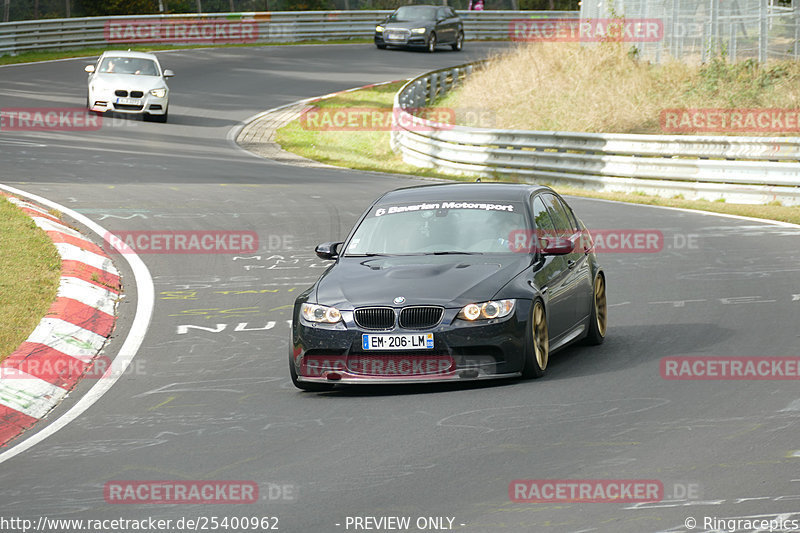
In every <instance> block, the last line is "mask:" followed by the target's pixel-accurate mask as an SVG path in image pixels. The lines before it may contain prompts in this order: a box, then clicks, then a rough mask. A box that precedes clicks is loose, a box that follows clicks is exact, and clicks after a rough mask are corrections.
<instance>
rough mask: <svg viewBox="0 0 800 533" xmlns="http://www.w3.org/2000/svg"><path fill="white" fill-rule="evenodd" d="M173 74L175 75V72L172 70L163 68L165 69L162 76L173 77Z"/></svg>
mask: <svg viewBox="0 0 800 533" xmlns="http://www.w3.org/2000/svg"><path fill="white" fill-rule="evenodd" d="M174 75H175V73H174V72H172V71H171V70H170V69H167V70H165V71H164V77H165V78H171V77H173V76H174Z"/></svg>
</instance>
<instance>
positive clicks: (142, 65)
mask: <svg viewBox="0 0 800 533" xmlns="http://www.w3.org/2000/svg"><path fill="white" fill-rule="evenodd" d="M98 72H102V73H105V74H133V75H139V76H158V67H157V66H156V62H155V61H153V60H152V59H142V58H139V57H116V56H110V57H106V58H104V59H103V62H102V63H100V68H99V69H98Z"/></svg>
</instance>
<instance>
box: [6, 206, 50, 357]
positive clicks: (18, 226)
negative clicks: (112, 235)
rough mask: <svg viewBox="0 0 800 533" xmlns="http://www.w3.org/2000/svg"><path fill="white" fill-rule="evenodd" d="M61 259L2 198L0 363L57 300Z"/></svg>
mask: <svg viewBox="0 0 800 533" xmlns="http://www.w3.org/2000/svg"><path fill="white" fill-rule="evenodd" d="M60 276H61V256H59V255H58V252H57V251H56V247H55V246H53V242H52V241H51V240H50V238H49V237H48V236H47V234H46V233H45V232H44V231H42V230H40V229H39V228H38V227H37V226H36V224H34V223H33V220H31V218H30V217H29V216H28V215H26V214H25V213H24V212H23V211H21V210H20V209H19V208H18V207H16V206H15V205H14V204H12V203H11V202H9V201H8V200H7V199H6V198H5V197H4V196H2V195H0V361H2V360H3V359H5V358H6V357H7V356H8V355H9V354H10V353H11V352H13V351H14V350H16V349H17V347H18V346H19V345H20V344H22V342H23V341H25V339H27V338H28V335H30V333H31V332H32V331H33V330H34V328H35V327H36V325H37V324H38V323H39V321H40V320H41V319H42V317H43V316H45V314H46V313H47V310H48V308H49V307H50V305H51V304H52V303H53V300H55V298H56V291H57V290H58V283H59V278H60Z"/></svg>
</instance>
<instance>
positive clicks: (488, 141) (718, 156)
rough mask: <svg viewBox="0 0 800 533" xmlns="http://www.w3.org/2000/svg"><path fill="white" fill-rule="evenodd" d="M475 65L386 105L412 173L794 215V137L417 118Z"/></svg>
mask: <svg viewBox="0 0 800 533" xmlns="http://www.w3.org/2000/svg"><path fill="white" fill-rule="evenodd" d="M477 65H479V63H471V64H466V65H460V66H457V67H451V68H446V69H441V70H436V71H432V72H428V73H426V74H423V75H422V76H419V77H417V78H415V79H413V80H411V81H409V82H408V83H406V84H405V85H404V86H403V87H402V88H401V89H400V91H399V92H398V93H397V94H396V95H395V99H394V113H393V114H394V117H395V119H396V123H397V124H396V127H395V128H394V129H393V131H392V148H393V149H394V150H395V151H399V152H400V153H401V154H402V156H403V159H404V160H405V161H406V162H408V163H410V164H413V165H416V166H420V167H427V168H437V169H442V170H445V171H447V172H451V173H452V172H455V173H460V174H466V175H475V176H483V177H495V176H513V177H516V178H519V179H526V180H532V181H536V182H542V183H551V184H557V183H562V184H565V185H578V186H581V187H589V188H594V189H599V190H614V191H624V192H632V191H641V192H648V193H653V194H659V195H665V196H674V195H677V194H682V195H684V197H691V198H705V199H709V200H718V199H720V198H724V199H726V200H731V201H737V202H745V203H765V202H770V201H780V202H782V203H783V204H784V205H800V137H726V136H713V137H712V136H699V135H693V136H688V135H629V134H609V133H572V132H555V131H517V130H496V129H485V128H467V127H463V126H452V125H446V124H437V123H435V122H431V121H429V120H425V119H423V118H420V117H415V116H413V115H412V114H410V113H409V112H408V111H407V110H408V109H411V108H424V107H426V106H428V105H430V104H431V103H432V102H434V101H435V100H436V99H437V98H440V97H442V96H443V95H444V94H446V93H447V92H448V91H450V90H451V89H452V88H453V87H455V86H457V85H458V84H459V83H460V82H461V81H462V80H463V79H464V78H465V77H466V76H468V75H469V74H471V73H472V71H473V69H474V68H475V67H476V66H477Z"/></svg>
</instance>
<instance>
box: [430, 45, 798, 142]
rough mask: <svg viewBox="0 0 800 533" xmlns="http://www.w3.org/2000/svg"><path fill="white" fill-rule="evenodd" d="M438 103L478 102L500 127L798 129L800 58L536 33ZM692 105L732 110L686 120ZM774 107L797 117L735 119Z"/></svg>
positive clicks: (794, 132) (724, 131) (730, 131)
mask: <svg viewBox="0 0 800 533" xmlns="http://www.w3.org/2000/svg"><path fill="white" fill-rule="evenodd" d="M476 102H477V104H476ZM437 105H441V106H445V107H452V108H454V109H461V108H466V107H470V106H473V107H474V106H475V105H478V106H480V108H481V109H482V110H483V111H484V112H485V113H488V114H490V115H491V116H492V117H493V119H494V122H495V124H494V126H492V127H496V128H501V129H519V130H542V131H577V132H592V133H602V132H608V133H651V134H657V133H661V134H664V133H672V132H680V133H692V132H696V133H697V134H700V135H705V134H711V135H767V136H775V135H797V134H798V129H797V124H796V122H797V121H796V119H795V118H793V117H796V116H797V109H798V108H800V62H798V61H775V62H770V63H767V64H766V65H760V64H759V63H758V62H757V61H755V60H752V59H749V60H745V61H740V62H736V63H729V62H728V61H726V59H725V58H724V57H715V58H713V59H712V60H710V61H709V62H708V63H705V64H701V65H690V64H686V63H682V62H678V61H665V62H663V63H661V64H651V63H649V62H646V61H641V60H639V59H637V56H636V54H634V53H631V48H630V46H629V45H626V44H624V43H602V44H600V45H598V46H581V45H580V44H577V43H576V44H569V43H532V44H526V45H522V46H518V47H515V48H513V49H511V50H510V51H508V52H505V53H502V54H499V55H497V56H495V57H494V58H493V59H492V60H491V61H489V62H488V63H485V64H484V65H483V67H482V68H479V69H477V70H476V71H475V72H474V73H473V74H472V75H471V76H470V77H469V78H468V79H467V80H466V81H465V82H464V84H463V85H462V86H461V87H459V89H458V90H456V91H452V92H451V93H449V94H448V95H447V96H446V97H445V98H444V99H443V100H442V101H441V102H439V103H437ZM687 109H688V110H691V109H697V110H726V113H725V114H723V113H714V114H709V115H704V114H701V115H700V116H701V117H704V116H708V121H703V122H701V123H697V122H696V119H693V120H691V121H690V122H686V123H684V122H683V120H684V118H685V117H688V116H690V115H688V114H684V113H676V112H675V110H687ZM768 109H781V110H785V111H786V113H785V115H786V116H787V117H789V118H792V120H791V123H790V120H789V118H787V119H786V121H781V122H775V123H769V124H767V126H766V127H765V126H764V125H763V124H759V123H757V122H755V121H753V122H749V121H747V120H745V117H744V116H743V117H742V118H741V119H740V120H739V123H738V125H737V123H736V122H734V115H733V113H734V112H738V113H739V114H740V115H747V113H748V112H749V111H750V110H768ZM668 110H673V112H672V113H670V114H671V115H674V116H675V117H681V121H680V123H678V121H677V120H674V123H672V122H670V121H669V120H665V118H664V117H665V115H664V113H666V112H667V111H668ZM712 119H713V123H712ZM726 119H727V120H726ZM705 122H708V124H706V123H705ZM676 126H679V127H678V128H676ZM759 128H760V129H759ZM704 129H705V130H707V131H703V130H704ZM748 129H749V130H750V132H749V133H748V132H747V131H746V130H748ZM714 130H717V131H714ZM780 130H782V131H780Z"/></svg>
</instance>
